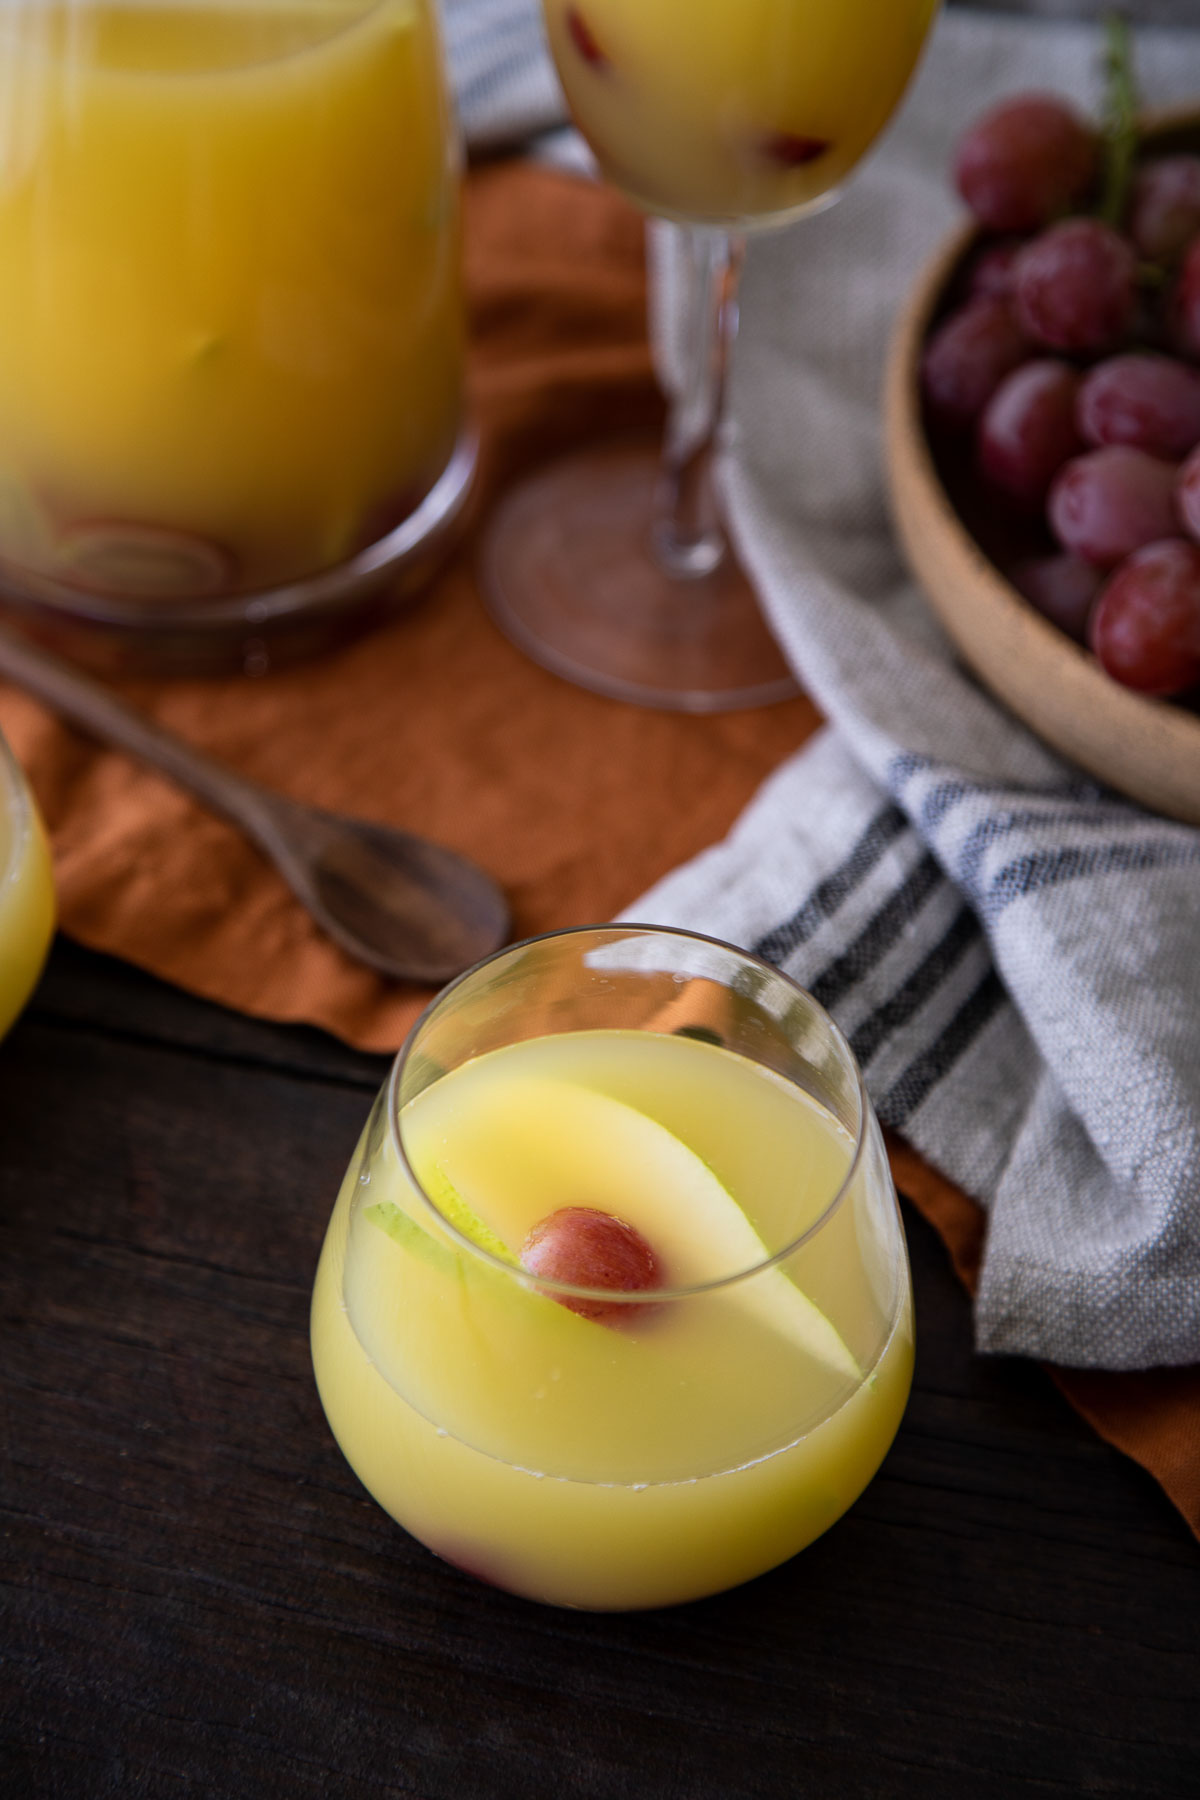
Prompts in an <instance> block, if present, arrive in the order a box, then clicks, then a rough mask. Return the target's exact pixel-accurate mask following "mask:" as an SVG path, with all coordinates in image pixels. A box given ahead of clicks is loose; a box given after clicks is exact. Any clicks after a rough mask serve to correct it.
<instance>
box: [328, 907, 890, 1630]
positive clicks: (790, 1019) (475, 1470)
mask: <svg viewBox="0 0 1200 1800" xmlns="http://www.w3.org/2000/svg"><path fill="white" fill-rule="evenodd" d="M312 1348H313V1363H314V1367H315V1371H316V1377H317V1384H318V1387H319V1390H320V1395H321V1400H322V1403H323V1405H324V1408H325V1412H326V1415H327V1417H328V1420H329V1423H330V1425H331V1426H332V1428H333V1432H334V1435H335V1436H336V1438H337V1440H338V1442H339V1444H340V1445H341V1447H342V1450H343V1451H344V1453H345V1455H346V1457H347V1459H348V1460H349V1462H350V1464H351V1465H352V1467H353V1468H354V1469H355V1471H356V1472H357V1474H358V1475H359V1477H360V1478H361V1480H362V1481H363V1482H364V1484H365V1485H366V1487H367V1488H368V1489H369V1490H370V1491H371V1493H372V1494H373V1495H374V1496H375V1498H376V1499H377V1500H378V1501H379V1503H380V1504H381V1505H382V1506H383V1507H384V1508H386V1510H387V1511H388V1512H389V1513H391V1514H392V1516H393V1517H394V1518H395V1519H397V1520H398V1521H399V1522H400V1524H402V1525H403V1526H405V1527H406V1528H407V1530H409V1531H410V1532H412V1533H413V1534H414V1535H415V1536H416V1537H418V1538H420V1539H421V1540H422V1541H423V1542H424V1543H425V1544H427V1545H428V1546H429V1547H430V1549H432V1550H434V1551H436V1552H437V1553H438V1554H439V1555H440V1556H442V1557H444V1558H446V1559H447V1560H448V1561H450V1562H453V1563H455V1564H457V1565H459V1566H460V1567H463V1568H465V1569H467V1570H469V1571H470V1572H472V1573H473V1574H476V1575H478V1576H480V1577H481V1578H483V1579H486V1580H488V1581H491V1582H493V1583H495V1584H496V1585H498V1586H500V1587H504V1588H507V1589H509V1590H511V1591H512V1592H514V1593H518V1594H522V1595H526V1596H528V1597H530V1598H532V1599H537V1600H542V1601H547V1602H550V1603H553V1604H557V1605H561V1606H575V1607H585V1608H592V1609H612V1608H633V1607H651V1606H662V1605H668V1604H672V1603H675V1602H678V1601H684V1600H690V1599H693V1598H695V1597H697V1596H699V1595H702V1594H708V1593H713V1592H716V1591H717V1590H719V1589H722V1588H726V1587H729V1586H732V1585H733V1584H735V1583H737V1582H741V1581H745V1580H747V1579H748V1578H750V1577H751V1576H754V1575H757V1574H759V1573H761V1572H762V1571H763V1570H766V1569H769V1568H772V1567H773V1566H775V1565H776V1564H778V1563H781V1562H783V1561H784V1560H785V1559H786V1558H788V1557H790V1556H792V1555H793V1554H794V1553H795V1552H796V1551H797V1550H800V1549H802V1548H803V1546H804V1545H806V1544H808V1543H809V1542H810V1541H811V1540H812V1539H813V1538H815V1537H816V1536H817V1535H818V1534H819V1533H820V1532H822V1531H824V1530H825V1529H826V1527H828V1526H829V1525H831V1524H832V1523H833V1522H834V1520H836V1519H837V1518H838V1517H839V1516H840V1514H841V1513H843V1512H844V1511H845V1509H846V1508H847V1507H848V1506H849V1505H850V1504H851V1502H852V1501H853V1500H854V1499H855V1498H856V1497H857V1496H858V1494H859V1493H860V1492H861V1491H862V1489H863V1488H864V1486H865V1485H866V1484H867V1482H868V1481H869V1480H870V1478H871V1476H872V1475H873V1474H874V1472H875V1470H876V1468H877V1467H878V1465H879V1463H880V1461H881V1459H882V1457H883V1455H884V1453H885V1452H886V1450H887V1448H888V1445H889V1444H890V1442H891V1440H892V1437H893V1434H894V1433H895V1431H896V1428H897V1425H898V1423H899V1420H900V1416H901V1413H902V1412H903V1409H904V1405H905V1401H906V1398H907V1395H908V1389H909V1382H910V1379H911V1369H912V1348H913V1344H912V1302H911V1290H910V1282H909V1274H908V1262H907V1256H906V1251H905V1246H904V1238H903V1232H902V1228H901V1225H900V1219H899V1213H898V1209H897V1206H896V1197H895V1191H894V1188H893V1186H892V1181H891V1177H890V1174H889V1170H888V1164H887V1158H886V1155H885V1152H884V1148H883V1143H882V1138H881V1135H880V1131H879V1127H878V1125H877V1123H876V1120H875V1117H874V1114H873V1113H872V1110H871V1106H870V1103H869V1101H868V1099H867V1095H866V1091H865V1089H864V1087H863V1084H862V1079H861V1076H860V1074H859V1071H858V1068H857V1066H856V1064H855V1062H854V1059H853V1057H852V1055H851V1053H850V1051H849V1049H848V1047H847V1045H846V1042H845V1039H844V1038H843V1037H842V1036H841V1034H840V1032H839V1031H838V1030H837V1028H836V1026H835V1025H834V1024H833V1022H832V1021H831V1020H830V1018H829V1017H828V1015H827V1014H826V1013H825V1012H824V1011H823V1010H822V1008H821V1007H820V1006H819V1005H818V1004H817V1002H816V1001H815V1000H814V999H813V998H812V997H811V996H810V995H808V994H806V993H804V992H803V991H802V990H801V989H800V988H798V987H796V985H795V984H794V983H793V982H791V981H790V980H789V979H788V978H787V977H786V976H784V975H782V974H780V973H779V972H778V971H777V970H776V969H773V968H772V967H770V965H768V964H766V963H762V962H760V961H758V960H757V959H756V958H755V957H752V956H749V955H746V954H745V953H743V952H742V951H740V950H737V949H734V948H733V947H732V946H730V945H727V944H722V943H718V942H716V941H715V940H712V939H709V938H702V937H698V936H693V935H690V934H688V933H685V932H677V931H669V930H660V929H655V928H651V927H642V926H636V925H620V926H608V927H599V928H592V929H578V930H572V931H567V932H561V933H556V934H553V935H551V936H548V937H543V938H537V939H533V940H531V941H529V942H526V943H523V944H518V945H516V946H514V947H512V948H509V949H506V950H503V951H501V952H500V953H499V954H498V955H496V956H494V957H492V958H490V959H489V960H488V961H487V962H484V963H480V964H478V965H477V966H476V968H474V969H473V970H471V971H469V972H468V973H467V974H466V975H464V976H462V977H461V978H460V979H459V980H458V981H457V982H455V983H454V984H453V985H452V986H450V987H448V988H447V989H445V990H444V992H443V993H442V994H441V996H440V997H439V998H438V999H437V1000H435V1001H434V1003H433V1005H432V1006H431V1007H430V1008H429V1009H428V1011H427V1012H426V1013H425V1014H424V1016H423V1017H422V1018H421V1019H420V1021H419V1022H418V1023H417V1025H416V1026H415V1028H414V1030H413V1031H412V1033H411V1035H410V1037H409V1039H408V1041H407V1043H406V1044H405V1046H404V1048H403V1049H402V1051H401V1052H400V1055H399V1056H398V1058H397V1059H396V1062H395V1065H394V1067H393V1069H392V1073H391V1078H390V1080H389V1081H388V1083H387V1085H386V1087H385V1088H384V1090H383V1092H382V1093H381V1094H380V1096H379V1098H378V1100H377V1101H376V1104H375V1107H374V1110H373V1112H372V1113H371V1116H370V1119H369V1121H368V1123H367V1126H366V1129H365V1131H364V1134H363V1137H362V1140H361V1142H360V1144H359V1147H358V1149H357V1150H356V1152H355V1155H354V1158H353V1161H352V1163H351V1165H350V1169H349V1171H348V1173H347V1176H346V1180H345V1183H344V1185H343V1187H342V1191H341V1194H340V1196H339V1198H338V1201H337V1204H336V1206H335V1208H334V1212H333V1217H332V1220H331V1223H330V1226H329V1230H328V1233H327V1236H326V1239H325V1245H324V1249H323V1251H322V1254H321V1260H320V1265H319V1268H318V1272H317V1278H316V1284H315V1288H314V1293H313V1306H312Z"/></svg>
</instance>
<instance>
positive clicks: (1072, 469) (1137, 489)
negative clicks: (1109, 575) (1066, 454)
mask: <svg viewBox="0 0 1200 1800" xmlns="http://www.w3.org/2000/svg"><path fill="white" fill-rule="evenodd" d="M1175 476H1176V471H1175V466H1174V464H1173V463H1167V462H1160V460H1159V459H1158V457H1156V456H1148V455H1147V454H1146V452H1145V451H1144V450H1135V449H1133V448H1132V446H1131V445H1129V444H1108V445H1106V446H1105V448H1104V449H1103V450H1089V452H1088V454H1087V455H1086V456H1077V457H1076V458H1075V459H1074V461H1073V462H1069V463H1068V464H1067V465H1066V467H1065V468H1064V469H1062V470H1060V471H1059V473H1058V475H1057V476H1056V477H1055V480H1054V486H1053V487H1052V488H1051V490H1050V504H1049V508H1048V511H1049V517H1050V525H1051V528H1052V530H1053V532H1054V535H1055V537H1056V538H1057V539H1058V541H1059V543H1060V544H1061V545H1062V547H1063V549H1064V550H1072V551H1074V553H1075V555H1076V556H1082V557H1083V559H1084V561H1085V562H1091V563H1099V565H1100V566H1101V567H1102V568H1104V567H1108V568H1111V567H1112V565H1113V564H1114V563H1119V562H1120V561H1121V560H1122V558H1123V557H1126V556H1128V555H1129V554H1130V553H1131V552H1132V551H1134V550H1140V549H1141V547H1142V545H1143V544H1152V543H1154V542H1155V541H1156V540H1157V539H1158V538H1165V537H1173V536H1174V535H1175V533H1176V532H1177V531H1178V530H1179V518H1178V515H1177V513H1176V511H1175Z"/></svg>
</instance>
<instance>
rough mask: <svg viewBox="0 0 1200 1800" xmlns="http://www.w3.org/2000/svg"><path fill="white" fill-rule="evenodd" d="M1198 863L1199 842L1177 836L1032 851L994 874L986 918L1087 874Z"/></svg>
mask: <svg viewBox="0 0 1200 1800" xmlns="http://www.w3.org/2000/svg"><path fill="white" fill-rule="evenodd" d="M1198 862H1200V841H1197V842H1194V843H1189V842H1187V841H1182V842H1181V841H1180V839H1178V838H1165V839H1164V838H1160V839H1159V840H1158V841H1157V842H1151V843H1148V844H1129V843H1125V844H1097V845H1093V846H1091V847H1090V848H1088V849H1083V848H1081V847H1079V846H1077V845H1071V846H1068V847H1067V848H1065V849H1059V850H1032V851H1030V852H1029V853H1028V855H1025V856H1019V857H1017V858H1016V859H1015V860H1014V861H1013V862H1010V863H1008V864H1007V865H1006V866H1005V867H1004V868H1003V869H1001V870H999V871H998V873H997V874H996V875H995V876H993V878H992V880H991V881H990V882H989V883H988V886H987V888H986V890H985V891H984V894H983V905H984V912H985V915H986V917H988V918H994V917H995V916H996V914H997V913H1000V912H1003V911H1004V909H1005V907H1007V906H1011V905H1012V904H1013V902H1014V901H1016V900H1023V899H1025V898H1027V897H1028V896H1029V895H1030V894H1038V893H1043V892H1044V891H1045V890H1046V889H1047V888H1052V887H1058V886H1060V885H1061V884H1062V883H1063V882H1064V881H1078V880H1079V879H1080V878H1081V877H1083V876H1090V875H1113V874H1129V873H1132V872H1135V871H1136V872H1144V871H1145V870H1147V869H1170V868H1179V867H1182V866H1184V865H1186V864H1188V863H1198ZM1198 899H1200V896H1198Z"/></svg>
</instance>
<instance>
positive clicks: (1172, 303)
mask: <svg viewBox="0 0 1200 1800" xmlns="http://www.w3.org/2000/svg"><path fill="white" fill-rule="evenodd" d="M1168 314H1169V318H1170V326H1171V333H1172V336H1173V338H1174V340H1175V342H1176V344H1177V345H1178V348H1179V350H1180V351H1181V352H1182V354H1183V355H1184V356H1198V357H1200V237H1197V238H1193V240H1192V242H1191V244H1190V245H1189V246H1188V251H1187V255H1186V256H1185V257H1184V259H1183V267H1182V268H1181V269H1180V271H1179V279H1178V281H1177V282H1176V283H1175V288H1174V292H1173V293H1172V295H1171V297H1170V300H1169V302H1168Z"/></svg>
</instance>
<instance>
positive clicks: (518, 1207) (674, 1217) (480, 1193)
mask: <svg viewBox="0 0 1200 1800" xmlns="http://www.w3.org/2000/svg"><path fill="white" fill-rule="evenodd" d="M447 1097H448V1098H449V1096H447ZM443 1123H444V1125H448V1124H449V1121H448V1120H447V1121H444V1122H443ZM429 1141H430V1143H431V1147H432V1143H433V1142H436V1143H437V1146H438V1148H437V1152H436V1155H437V1161H438V1164H439V1167H440V1170H441V1177H442V1179H444V1180H445V1181H446V1182H447V1183H448V1184H449V1186H450V1187H451V1189H452V1190H453V1192H454V1193H455V1194H456V1196H457V1197H458V1199H459V1202H460V1204H461V1205H462V1206H463V1207H464V1208H465V1212H466V1215H467V1216H469V1217H472V1218H474V1219H476V1220H477V1221H478V1222H479V1224H480V1225H481V1226H482V1227H483V1228H484V1229H486V1230H488V1231H489V1232H493V1233H495V1235H496V1237H498V1238H499V1239H500V1240H501V1241H502V1242H505V1241H507V1242H515V1243H520V1242H521V1241H522V1240H523V1239H524V1237H525V1236H526V1234H527V1232H528V1231H529V1230H530V1228H531V1227H533V1226H534V1225H536V1224H537V1223H538V1222H539V1220H541V1219H544V1218H545V1216H546V1215H547V1214H548V1213H551V1212H553V1211H554V1210H555V1209H556V1208H559V1207H562V1206H572V1207H591V1208H594V1209H595V1210H596V1211H598V1212H603V1213H610V1214H612V1215H614V1216H615V1217H616V1218H619V1219H624V1220H626V1221H628V1223H629V1224H631V1225H632V1226H634V1227H635V1229H636V1230H637V1231H638V1232H639V1233H640V1234H641V1236H642V1237H643V1238H644V1239H645V1240H646V1242H647V1243H648V1244H649V1245H651V1246H652V1248H653V1251H654V1255H655V1257H656V1258H657V1261H658V1264H659V1266H660V1268H661V1280H662V1283H663V1285H664V1286H669V1287H691V1286H696V1285H700V1284H702V1283H706V1282H711V1281H717V1280H720V1278H721V1277H722V1276H729V1275H734V1274H737V1273H739V1272H741V1271H743V1270H750V1269H753V1268H755V1267H756V1266H757V1265H759V1264H761V1263H763V1262H764V1261H766V1259H767V1258H768V1257H769V1256H770V1254H771V1253H770V1251H769V1250H768V1249H767V1247H766V1245H765V1244H764V1243H763V1240H762V1239H761V1237H759V1235H758V1233H757V1231H756V1230H755V1229H754V1226H753V1225H752V1224H751V1222H750V1220H749V1219H748V1217H747V1216H746V1213H745V1212H744V1211H743V1209H742V1208H741V1207H740V1206H739V1205H738V1203H737V1201H736V1200H735V1199H734V1197H733V1196H732V1194H730V1193H729V1191H728V1190H727V1189H726V1188H725V1187H724V1186H723V1185H722V1183H721V1182H720V1181H719V1180H718V1178H717V1177H716V1175H714V1174H713V1172H712V1170H711V1169H710V1168H709V1167H708V1165H707V1164H706V1163H705V1162H703V1161H702V1160H701V1158H700V1157H699V1156H697V1155H696V1154H695V1152H694V1151H693V1150H690V1149H689V1148H688V1146H687V1145H686V1144H685V1143H683V1142H682V1141H681V1140H680V1139H679V1138H677V1137H675V1136H673V1134H672V1133H671V1132H669V1131H668V1130H667V1129H666V1127H665V1126H663V1125H660V1124H659V1123H658V1122H657V1121H656V1120H655V1119H652V1118H650V1117H649V1115H648V1114H646V1113H643V1112H639V1111H638V1110H637V1109H636V1108H635V1107H632V1106H628V1105H626V1104H625V1102H624V1101H621V1100H615V1099H613V1098H611V1097H610V1096H609V1095H607V1094H603V1093H600V1092H597V1091H596V1090H595V1089H593V1088H586V1087H581V1086H578V1085H576V1084H574V1083H571V1082H567V1081H557V1080H554V1079H553V1078H542V1079H531V1078H529V1077H526V1076H523V1077H522V1078H521V1080H520V1082H519V1083H518V1082H515V1081H514V1082H512V1083H507V1082H500V1081H497V1082H495V1083H493V1084H492V1085H491V1087H490V1089H483V1088H481V1089H480V1090H479V1091H478V1092H477V1093H475V1094H473V1095H472V1100H471V1106H470V1109H469V1111H468V1110H467V1109H466V1108H464V1109H463V1111H462V1113H461V1114H460V1115H459V1117H458V1119H457V1120H456V1121H455V1124H454V1127H453V1128H451V1129H444V1128H443V1129H441V1130H438V1131H437V1132H436V1134H435V1135H433V1136H432V1137H431V1139H430V1140H429ZM430 1160H432V1158H424V1157H423V1158H421V1160H420V1162H419V1164H418V1167H419V1170H420V1173H421V1174H422V1177H423V1178H424V1179H426V1181H427V1182H428V1173H427V1170H428V1162H429V1161H430ZM447 1216H449V1215H447ZM456 1222H457V1221H456ZM459 1228H460V1229H464V1230H467V1232H468V1235H471V1236H475V1239H476V1241H477V1242H479V1241H481V1240H480V1239H479V1237H478V1236H477V1235H476V1233H475V1232H474V1231H472V1230H469V1229H468V1228H467V1227H466V1226H464V1225H460V1227H459ZM716 1293H717V1294H719V1295H720V1296H721V1297H723V1298H724V1299H725V1300H727V1302H728V1304H729V1305H731V1306H739V1307H742V1308H744V1309H746V1310H747V1311H748V1312H751V1313H753V1314H754V1315H756V1316H757V1318H758V1319H759V1320H760V1321H761V1322H762V1323H764V1324H767V1325H769V1326H770V1328H771V1329H772V1330H774V1331H776V1332H778V1333H779V1335H780V1336H781V1337H784V1338H786V1339H788V1340H789V1342H791V1343H793V1344H795V1345H796V1346H798V1347H799V1348H800V1349H802V1350H803V1351H805V1352H806V1354H808V1355H809V1356H812V1357H813V1358H814V1359H815V1360H816V1361H818V1362H820V1363H821V1364H823V1365H824V1366H825V1367H826V1368H827V1369H830V1370H831V1371H833V1372H834V1373H835V1374H837V1375H840V1376H842V1377H843V1378H845V1379H848V1380H854V1381H860V1380H861V1379H862V1373H863V1372H862V1369H861V1368H860V1367H859V1364H858V1362H857V1360H856V1359H855V1357H854V1356H853V1354H852V1353H851V1351H850V1350H849V1348H848V1347H847V1345H846V1344H845V1342H844V1341H843V1339H842V1337H841V1336H840V1334H839V1333H838V1332H837V1330H836V1329H835V1328H834V1326H833V1325H832V1324H831V1323H830V1321H829V1320H828V1319H827V1318H826V1316H825V1314H824V1313H823V1312H822V1311H821V1310H820V1308H819V1307H818V1306H816V1304H815V1303H814V1302H813V1301H812V1300H810V1299H809V1298H808V1296H807V1295H806V1294H805V1293H804V1292H803V1291H802V1290H801V1289H800V1288H799V1287H797V1286H796V1283H795V1282H794V1281H792V1280H791V1278H790V1276H789V1275H787V1274H786V1273H785V1271H784V1270H783V1269H781V1268H778V1267H776V1268H771V1269H762V1270H760V1272H759V1273H758V1274H756V1275H749V1276H747V1278H746V1279H745V1280H743V1281H740V1282H730V1283H729V1285H728V1286H727V1287H724V1288H721V1289H718V1290H716Z"/></svg>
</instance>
